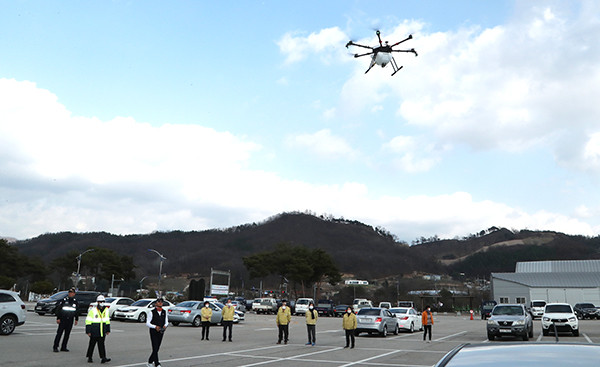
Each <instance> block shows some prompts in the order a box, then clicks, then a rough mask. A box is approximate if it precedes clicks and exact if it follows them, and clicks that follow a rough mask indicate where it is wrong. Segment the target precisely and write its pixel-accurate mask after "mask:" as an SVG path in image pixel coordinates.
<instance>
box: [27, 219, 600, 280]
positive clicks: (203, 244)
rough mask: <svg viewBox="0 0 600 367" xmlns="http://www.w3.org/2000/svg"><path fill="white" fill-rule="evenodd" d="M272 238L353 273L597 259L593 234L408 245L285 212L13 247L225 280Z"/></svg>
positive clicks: (598, 243) (372, 231)
mask: <svg viewBox="0 0 600 367" xmlns="http://www.w3.org/2000/svg"><path fill="white" fill-rule="evenodd" d="M279 243H288V244H291V245H303V246H307V247H309V248H321V249H323V250H325V251H327V252H328V253H329V254H330V255H332V257H333V258H334V259H335V261H336V263H337V265H338V267H339V268H340V270H341V271H342V273H345V274H352V275H353V276H355V277H357V278H361V279H374V278H383V277H388V276H397V275H401V274H410V273H413V272H423V273H438V274H443V273H454V274H456V273H465V274H466V275H467V276H484V277H487V276H489V273H490V272H494V271H514V268H515V263H516V262H517V261H530V260H561V259H592V258H594V259H595V258H600V252H599V248H600V240H599V238H598V237H595V238H587V237H582V236H569V235H565V234H562V233H557V232H547V231H544V232H539V231H518V232H513V231H510V230H508V229H505V228H495V227H493V228H490V229H489V230H487V231H482V232H481V233H479V234H477V235H470V236H468V237H466V238H463V239H452V240H444V239H435V240H432V241H429V242H424V243H419V244H416V245H413V246H408V245H406V244H403V243H399V242H396V241H395V240H394V238H393V236H392V235H391V234H389V233H388V232H386V231H385V230H383V229H381V228H374V227H372V226H369V225H366V224H363V223H360V222H357V221H351V220H344V219H334V218H326V217H317V216H314V215H309V214H304V213H285V214H280V215H277V216H274V217H272V218H269V219H268V220H266V221H264V222H262V223H251V224H245V225H241V226H237V227H232V228H227V229H213V230H206V231H198V232H197V231H192V232H182V231H174V232H157V233H152V234H146V235H128V236H119V235H113V234H109V233H105V232H96V233H71V232H63V233H55V234H44V235H41V236H39V237H36V238H33V239H29V240H26V241H18V242H17V243H16V244H15V245H16V246H17V247H18V248H19V250H20V252H21V253H23V254H26V255H36V254H44V256H43V258H44V260H45V261H46V262H49V261H51V260H52V259H54V258H56V257H58V256H62V255H64V254H65V253H67V252H68V251H71V250H76V251H84V250H85V249H87V248H89V247H92V246H97V247H106V248H109V249H112V250H114V251H116V252H118V253H119V254H122V255H128V256H132V257H133V258H134V263H135V264H136V266H137V268H136V272H137V273H138V275H139V276H144V275H148V274H154V273H156V269H157V264H158V259H157V256H156V255H155V254H152V253H151V252H149V251H148V249H150V248H152V249H156V250H157V251H159V252H161V253H162V254H163V255H164V256H166V257H167V260H166V261H165V262H164V263H163V272H164V273H167V274H182V273H200V274H204V275H206V274H207V273H208V272H209V271H210V268H211V267H212V268H216V269H229V270H231V271H232V278H233V279H236V280H248V274H247V271H246V269H245V267H244V266H243V263H242V257H243V256H247V255H251V254H255V253H258V252H263V251H270V250H272V249H273V248H274V246H275V245H277V244H279Z"/></svg>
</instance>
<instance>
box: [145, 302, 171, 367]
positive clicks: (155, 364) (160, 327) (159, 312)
mask: <svg viewBox="0 0 600 367" xmlns="http://www.w3.org/2000/svg"><path fill="white" fill-rule="evenodd" d="M146 326H148V328H149V329H150V343H151V344H152V353H151V354H150V357H149V358H148V367H160V362H159V361H158V350H159V349H160V344H161V343H162V339H163V335H164V334H165V330H167V326H169V316H167V310H165V309H163V299H162V298H160V297H159V298H157V299H156V303H155V304H154V309H153V310H152V312H150V317H148V318H147V319H146Z"/></svg>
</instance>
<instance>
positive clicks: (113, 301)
mask: <svg viewBox="0 0 600 367" xmlns="http://www.w3.org/2000/svg"><path fill="white" fill-rule="evenodd" d="M133 302H135V301H134V300H132V299H131V298H128V297H108V298H106V301H105V302H104V305H105V306H106V307H108V315H109V317H110V318H111V319H112V318H113V315H114V313H115V311H116V310H117V308H119V307H125V306H130V305H131V304H133ZM97 304H98V303H97V302H92V303H90V307H89V308H88V311H89V310H90V308H93V307H96V305H97Z"/></svg>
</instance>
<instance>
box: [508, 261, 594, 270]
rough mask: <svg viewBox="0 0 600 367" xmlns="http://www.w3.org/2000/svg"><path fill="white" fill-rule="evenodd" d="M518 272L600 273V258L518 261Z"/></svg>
mask: <svg viewBox="0 0 600 367" xmlns="http://www.w3.org/2000/svg"><path fill="white" fill-rule="evenodd" d="M515 272H517V273H588V272H590V273H600V260H557V261H523V262H518V263H517V266H516V269H515Z"/></svg>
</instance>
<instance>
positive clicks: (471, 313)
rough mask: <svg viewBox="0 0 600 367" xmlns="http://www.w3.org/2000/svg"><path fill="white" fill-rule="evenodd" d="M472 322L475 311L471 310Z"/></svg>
mask: <svg viewBox="0 0 600 367" xmlns="http://www.w3.org/2000/svg"><path fill="white" fill-rule="evenodd" d="M471 320H473V310H471Z"/></svg>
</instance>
